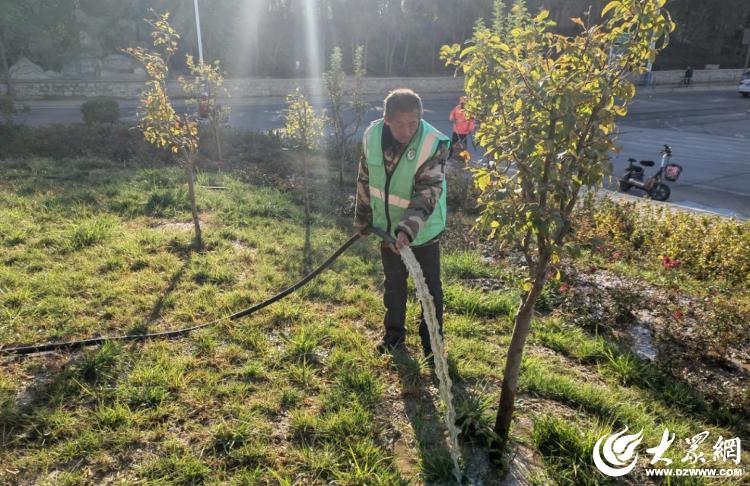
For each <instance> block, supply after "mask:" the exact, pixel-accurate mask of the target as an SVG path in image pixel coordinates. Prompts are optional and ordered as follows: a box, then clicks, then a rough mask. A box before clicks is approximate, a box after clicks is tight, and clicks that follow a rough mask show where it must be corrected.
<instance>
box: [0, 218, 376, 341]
mask: <svg viewBox="0 0 750 486" xmlns="http://www.w3.org/2000/svg"><path fill="white" fill-rule="evenodd" d="M370 230H371V231H372V230H373V228H370ZM373 232H374V233H375V234H377V235H378V236H381V237H383V236H387V235H385V233H383V232H381V231H380V230H374V231H373ZM359 238H360V234H359V233H355V234H354V235H352V237H351V238H349V240H348V241H347V242H346V243H344V244H343V245H342V246H341V248H339V249H338V250H336V252H335V253H334V254H333V255H331V256H330V257H329V258H328V260H326V261H325V262H323V264H321V265H320V266H319V267H318V268H316V269H315V270H313V271H312V272H310V273H309V274H307V275H306V276H305V277H304V278H303V279H302V280H300V281H299V282H297V283H296V284H294V285H292V286H291V287H289V288H288V289H286V290H283V291H281V292H279V293H278V294H276V295H274V296H273V297H271V298H270V299H268V300H266V301H264V302H261V303H260V304H256V305H254V306H252V307H248V308H247V309H245V310H241V311H239V312H236V313H234V314H232V315H230V316H228V317H222V318H220V319H216V320H215V321H211V322H207V323H205V324H199V325H197V326H192V327H187V328H183V329H175V330H174V331H163V332H155V333H150V334H128V335H125V336H104V337H98V338H91V339H82V340H78V341H67V342H58V343H45V344H36V345H31V346H20V347H16V348H0V355H11V354H32V353H42V352H45V351H54V350H58V349H68V350H70V349H78V348H82V347H84V346H94V345H97V344H102V343H104V342H106V341H145V340H147V339H156V338H174V337H179V336H184V335H185V334H188V333H190V332H193V331H195V330H197V329H202V328H204V327H208V326H211V325H213V324H216V323H217V322H220V321H223V320H224V319H229V320H231V321H234V320H237V319H239V318H241V317H244V316H247V315H250V314H252V313H253V312H255V311H258V310H260V309H262V308H264V307H266V306H268V305H271V304H273V303H274V302H276V301H277V300H280V299H282V298H284V297H286V296H287V295H289V294H291V293H292V292H294V291H295V290H297V289H299V288H300V287H302V286H303V285H305V284H306V283H307V282H309V281H310V280H312V279H313V278H315V277H316V276H317V275H318V274H320V272H322V271H323V270H325V269H326V268H328V267H329V266H330V265H331V264H332V263H333V262H334V261H335V260H336V259H337V258H338V257H339V256H341V254H342V253H344V252H345V251H346V250H347V249H349V247H350V246H352V245H353V244H354V243H355V242H356V241H357V240H358V239H359Z"/></svg>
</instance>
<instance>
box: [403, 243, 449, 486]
mask: <svg viewBox="0 0 750 486" xmlns="http://www.w3.org/2000/svg"><path fill="white" fill-rule="evenodd" d="M400 253H401V259H402V260H403V261H404V265H406V268H407V269H408V270H409V274H410V275H411V278H412V279H413V280H414V285H415V286H416V288H417V298H418V299H419V301H420V302H421V303H422V309H423V311H424V319H425V322H427V328H428V329H429V331H430V344H431V345H432V354H433V356H434V359H435V374H436V375H437V377H438V383H439V386H438V391H439V392H440V398H441V399H442V401H443V404H444V405H445V425H446V427H447V429H448V450H449V451H450V455H451V459H453V475H454V476H455V477H456V481H458V483H459V484H461V481H462V478H463V474H462V473H461V467H460V465H459V461H460V458H461V449H460V448H459V446H458V433H459V430H458V428H457V427H456V410H455V408H454V407H453V392H452V391H451V389H452V387H453V383H452V382H451V378H450V376H449V375H448V355H447V354H446V352H445V346H444V345H443V337H442V336H441V335H440V325H439V323H438V320H437V317H435V302H434V301H433V300H432V295H430V291H429V290H428V289H427V283H426V282H425V280H424V275H423V274H422V267H420V266H419V263H418V262H417V259H416V258H415V257H414V253H413V252H412V251H411V248H409V247H404V248H401V250H400Z"/></svg>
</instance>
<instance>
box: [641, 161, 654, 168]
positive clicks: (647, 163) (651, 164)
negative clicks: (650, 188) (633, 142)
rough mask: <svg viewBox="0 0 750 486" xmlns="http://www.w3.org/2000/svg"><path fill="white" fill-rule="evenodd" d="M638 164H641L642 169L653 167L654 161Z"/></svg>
mask: <svg viewBox="0 0 750 486" xmlns="http://www.w3.org/2000/svg"><path fill="white" fill-rule="evenodd" d="M638 163H639V164H641V165H642V166H643V167H653V166H654V161H653V160H641V161H640V162H638Z"/></svg>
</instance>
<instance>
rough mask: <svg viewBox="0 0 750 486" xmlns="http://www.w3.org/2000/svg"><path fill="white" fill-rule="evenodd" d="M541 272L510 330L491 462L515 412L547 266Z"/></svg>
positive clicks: (497, 456)
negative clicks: (528, 340) (522, 371)
mask: <svg viewBox="0 0 750 486" xmlns="http://www.w3.org/2000/svg"><path fill="white" fill-rule="evenodd" d="M539 267H543V268H544V271H541V272H540V271H537V274H536V278H535V281H534V284H533V287H532V288H531V290H530V291H529V293H528V295H527V296H526V298H525V299H524V301H523V302H522V303H521V305H520V306H519V308H518V312H517V313H516V318H515V320H514V326H513V336H512V337H511V340H510V346H509V347H508V356H507V358H506V361H505V372H504V373H503V385H502V390H501V393H500V406H499V407H498V410H497V417H496V420H495V428H494V432H495V434H497V438H496V441H493V443H492V444H490V456H491V458H492V459H493V460H499V459H500V458H501V457H502V453H503V451H504V450H505V447H506V445H507V443H508V435H509V433H510V425H511V421H512V419H513V410H514V408H515V400H516V392H517V391H518V376H519V374H520V371H521V360H522V358H523V348H524V346H525V344H526V338H527V337H528V336H529V331H530V330H531V318H532V317H533V315H534V304H535V303H536V301H537V299H538V298H539V295H540V294H541V293H542V289H543V288H544V282H545V274H546V268H547V265H546V263H545V264H544V265H542V262H540V263H539Z"/></svg>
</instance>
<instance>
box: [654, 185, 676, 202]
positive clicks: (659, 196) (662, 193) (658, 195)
mask: <svg viewBox="0 0 750 486" xmlns="http://www.w3.org/2000/svg"><path fill="white" fill-rule="evenodd" d="M671 193H672V191H671V190H670V189H669V186H668V185H666V184H662V183H659V184H657V185H655V186H654V188H653V189H651V198H652V199H654V200H655V201H666V200H667V199H669V195H670V194H671Z"/></svg>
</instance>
